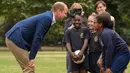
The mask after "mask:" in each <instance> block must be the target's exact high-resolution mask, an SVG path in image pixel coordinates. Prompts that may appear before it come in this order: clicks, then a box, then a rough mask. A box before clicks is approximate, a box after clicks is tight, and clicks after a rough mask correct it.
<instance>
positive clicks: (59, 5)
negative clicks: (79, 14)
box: [51, 2, 67, 12]
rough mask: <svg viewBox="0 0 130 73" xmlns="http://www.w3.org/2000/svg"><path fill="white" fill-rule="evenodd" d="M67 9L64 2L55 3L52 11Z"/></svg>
mask: <svg viewBox="0 0 130 73" xmlns="http://www.w3.org/2000/svg"><path fill="white" fill-rule="evenodd" d="M65 8H67V5H66V4H65V3H63V2H56V3H54V5H53V6H52V9H51V10H52V11H54V12H55V11H57V10H61V11H63V10H64V9H65Z"/></svg>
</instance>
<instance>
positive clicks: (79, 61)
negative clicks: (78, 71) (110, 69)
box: [74, 50, 85, 64]
mask: <svg viewBox="0 0 130 73" xmlns="http://www.w3.org/2000/svg"><path fill="white" fill-rule="evenodd" d="M79 52H80V50H76V51H75V52H74V53H75V55H78V54H79ZM84 59H85V56H84V55H83V57H82V59H81V60H77V61H74V63H76V64H80V63H82V62H83V61H84Z"/></svg>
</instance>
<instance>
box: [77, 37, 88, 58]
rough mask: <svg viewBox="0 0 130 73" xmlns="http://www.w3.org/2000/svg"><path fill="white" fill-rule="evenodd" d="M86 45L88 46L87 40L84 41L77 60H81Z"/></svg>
mask: <svg viewBox="0 0 130 73" xmlns="http://www.w3.org/2000/svg"><path fill="white" fill-rule="evenodd" d="M87 44H88V40H87V39H84V44H83V47H82V49H81V51H80V53H79V54H78V55H79V58H82V56H83V54H84V51H85V49H86V48H87Z"/></svg>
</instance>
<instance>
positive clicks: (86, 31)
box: [79, 28, 90, 58]
mask: <svg viewBox="0 0 130 73" xmlns="http://www.w3.org/2000/svg"><path fill="white" fill-rule="evenodd" d="M83 34H84V35H83V40H84V41H83V46H82V49H81V51H80V53H79V57H80V58H81V57H82V56H83V54H84V51H85V49H86V48H87V46H88V39H89V36H90V31H89V30H88V28H84V31H83Z"/></svg>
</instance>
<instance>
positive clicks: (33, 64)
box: [28, 60, 35, 69]
mask: <svg viewBox="0 0 130 73" xmlns="http://www.w3.org/2000/svg"><path fill="white" fill-rule="evenodd" d="M28 67H31V68H34V69H35V62H34V60H29V63H28Z"/></svg>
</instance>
